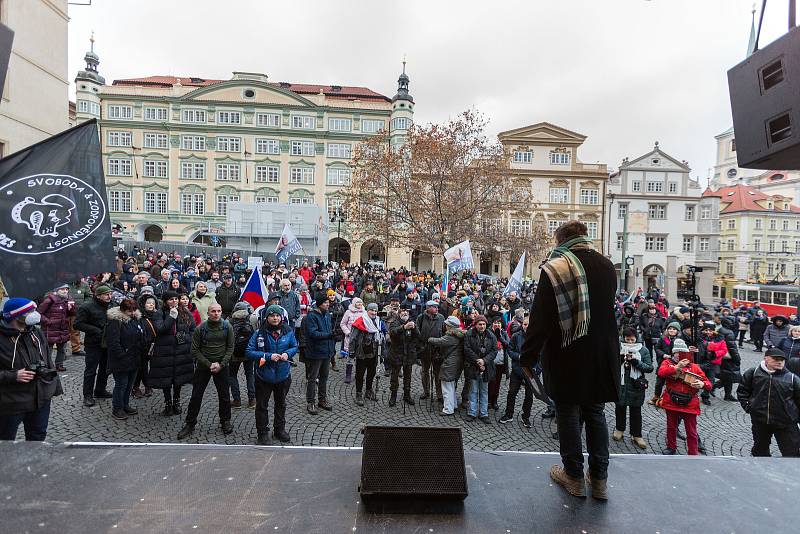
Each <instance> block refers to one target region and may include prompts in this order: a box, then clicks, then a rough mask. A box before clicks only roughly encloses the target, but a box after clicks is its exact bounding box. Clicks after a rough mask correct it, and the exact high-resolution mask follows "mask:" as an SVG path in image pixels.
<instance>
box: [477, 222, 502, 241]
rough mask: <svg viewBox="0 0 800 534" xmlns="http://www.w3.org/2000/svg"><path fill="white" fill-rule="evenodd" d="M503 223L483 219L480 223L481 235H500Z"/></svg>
mask: <svg viewBox="0 0 800 534" xmlns="http://www.w3.org/2000/svg"><path fill="white" fill-rule="evenodd" d="M502 228H503V221H502V220H501V219H483V220H482V221H481V231H482V232H483V235H485V236H490V237H496V236H499V235H500V234H501V233H502Z"/></svg>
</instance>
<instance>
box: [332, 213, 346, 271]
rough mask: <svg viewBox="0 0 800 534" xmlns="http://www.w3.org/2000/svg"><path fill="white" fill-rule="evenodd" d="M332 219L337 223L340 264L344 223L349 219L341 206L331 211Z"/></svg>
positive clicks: (337, 257)
mask: <svg viewBox="0 0 800 534" xmlns="http://www.w3.org/2000/svg"><path fill="white" fill-rule="evenodd" d="M330 220H331V222H332V223H336V264H337V265H338V264H339V250H340V247H341V240H342V223H343V222H345V221H346V220H347V218H346V217H345V214H344V211H342V208H341V207H338V208H336V209H335V210H333V213H331V216H330Z"/></svg>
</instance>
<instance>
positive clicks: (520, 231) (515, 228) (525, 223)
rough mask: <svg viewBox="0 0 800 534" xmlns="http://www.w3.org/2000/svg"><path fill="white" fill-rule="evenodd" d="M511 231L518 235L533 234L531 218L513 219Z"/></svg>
mask: <svg viewBox="0 0 800 534" xmlns="http://www.w3.org/2000/svg"><path fill="white" fill-rule="evenodd" d="M511 233H512V234H514V235H515V236H517V237H527V236H529V235H531V221H530V219H511Z"/></svg>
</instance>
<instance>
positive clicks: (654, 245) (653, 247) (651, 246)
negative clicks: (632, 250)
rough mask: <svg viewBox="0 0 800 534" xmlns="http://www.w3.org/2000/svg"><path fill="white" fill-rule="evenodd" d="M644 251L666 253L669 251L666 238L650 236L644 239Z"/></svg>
mask: <svg viewBox="0 0 800 534" xmlns="http://www.w3.org/2000/svg"><path fill="white" fill-rule="evenodd" d="M644 249H645V250H648V251H658V252H661V251H664V250H666V249H667V238H666V236H660V235H655V236H654V235H648V236H645V238H644Z"/></svg>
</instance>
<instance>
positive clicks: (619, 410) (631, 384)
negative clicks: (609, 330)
mask: <svg viewBox="0 0 800 534" xmlns="http://www.w3.org/2000/svg"><path fill="white" fill-rule="evenodd" d="M620 354H621V355H622V364H621V365H620V385H621V388H620V393H619V400H618V401H617V402H616V420H617V424H616V429H615V430H614V432H613V434H612V435H611V437H612V439H613V440H614V441H621V440H622V436H623V432H625V423H626V415H627V412H629V413H630V420H631V440H632V441H633V443H634V444H635V445H636V446H637V447H639V448H640V449H646V448H647V442H646V441H645V440H644V439H643V438H642V405H643V404H644V396H645V395H644V393H645V390H646V389H647V378H646V377H645V374H647V373H650V372H652V371H653V359H652V357H651V356H650V351H649V350H647V347H645V346H643V345H642V344H641V343H639V342H637V336H636V330H634V329H633V328H626V329H625V330H623V331H622V343H621V346H620Z"/></svg>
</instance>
